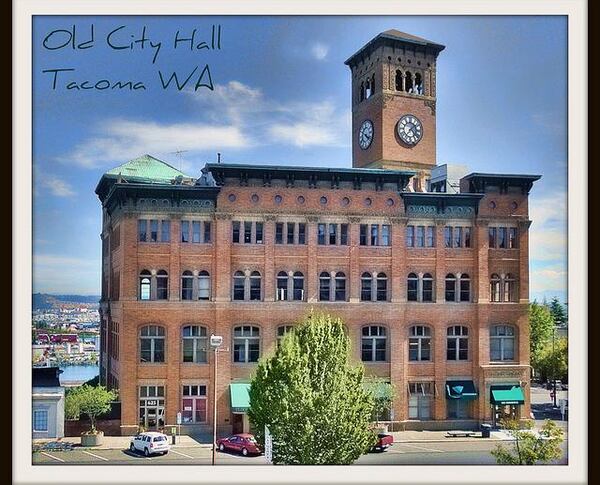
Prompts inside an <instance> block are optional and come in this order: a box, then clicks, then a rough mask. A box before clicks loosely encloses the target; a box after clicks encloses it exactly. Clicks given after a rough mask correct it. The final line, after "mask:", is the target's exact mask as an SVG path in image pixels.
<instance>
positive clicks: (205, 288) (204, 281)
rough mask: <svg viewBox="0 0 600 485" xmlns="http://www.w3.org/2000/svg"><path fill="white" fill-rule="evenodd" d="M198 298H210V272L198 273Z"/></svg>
mask: <svg viewBox="0 0 600 485" xmlns="http://www.w3.org/2000/svg"><path fill="white" fill-rule="evenodd" d="M198 300H210V274H209V273H208V271H200V273H198Z"/></svg>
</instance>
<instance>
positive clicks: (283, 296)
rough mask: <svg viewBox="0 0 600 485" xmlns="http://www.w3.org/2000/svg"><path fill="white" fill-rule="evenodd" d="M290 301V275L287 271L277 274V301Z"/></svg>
mask: <svg viewBox="0 0 600 485" xmlns="http://www.w3.org/2000/svg"><path fill="white" fill-rule="evenodd" d="M287 299H288V274H287V273H286V272H285V271H280V272H279V273H277V295H276V300H277V301H285V300H287Z"/></svg>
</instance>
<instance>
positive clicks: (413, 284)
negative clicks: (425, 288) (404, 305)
mask: <svg viewBox="0 0 600 485" xmlns="http://www.w3.org/2000/svg"><path fill="white" fill-rule="evenodd" d="M407 299H408V301H418V300H419V277H418V276H417V275H416V274H415V273H410V274H409V275H408V284H407Z"/></svg>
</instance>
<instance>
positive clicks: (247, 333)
mask: <svg viewBox="0 0 600 485" xmlns="http://www.w3.org/2000/svg"><path fill="white" fill-rule="evenodd" d="M259 357H260V330H259V328H258V327H254V326H252V325H243V326H239V327H235V328H234V329H233V361H234V362H238V363H251V362H258V358H259Z"/></svg>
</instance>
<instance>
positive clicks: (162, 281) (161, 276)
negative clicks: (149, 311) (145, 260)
mask: <svg viewBox="0 0 600 485" xmlns="http://www.w3.org/2000/svg"><path fill="white" fill-rule="evenodd" d="M156 299H157V300H168V299H169V274H168V273H167V272H166V271H165V270H164V269H159V270H158V271H157V273H156Z"/></svg>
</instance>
